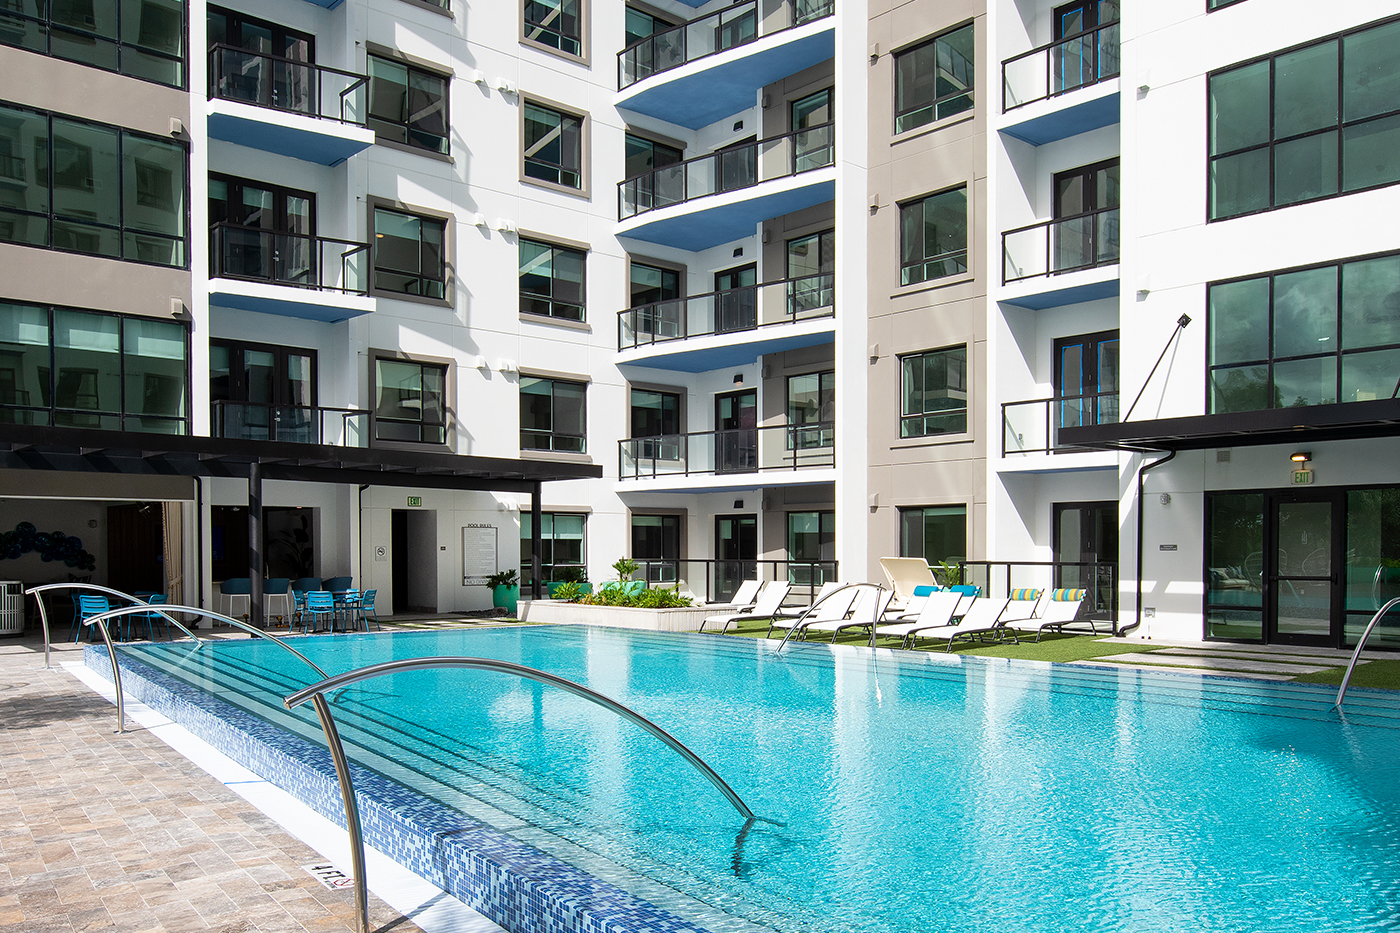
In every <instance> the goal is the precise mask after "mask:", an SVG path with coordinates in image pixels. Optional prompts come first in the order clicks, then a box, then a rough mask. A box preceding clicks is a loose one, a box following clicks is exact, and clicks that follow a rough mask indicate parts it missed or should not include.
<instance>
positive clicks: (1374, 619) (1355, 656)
mask: <svg viewBox="0 0 1400 933" xmlns="http://www.w3.org/2000/svg"><path fill="white" fill-rule="evenodd" d="M1397 605H1400V596H1397V597H1395V598H1394V599H1392V600H1390V601H1389V602H1387V603H1386V604H1385V605H1384V606H1382V607H1381V608H1380V609H1377V610H1376V614H1375V615H1373V616H1371V621H1370V622H1368V623H1367V624H1366V630H1365V631H1364V632H1362V633H1361V637H1360V638H1358V639H1357V640H1356V650H1355V651H1353V652H1352V653H1351V661H1350V662H1349V663H1348V664H1347V672H1346V673H1345V674H1343V675H1342V685H1341V686H1340V687H1338V688H1337V702H1335V703H1333V704H1332V705H1333V706H1334V707H1336V708H1337V709H1341V708H1342V701H1343V700H1345V699H1346V698H1347V687H1348V686H1350V684H1351V672H1352V671H1354V670H1355V669H1356V662H1357V661H1358V660H1359V659H1360V658H1361V649H1362V648H1363V647H1365V645H1366V639H1367V638H1369V637H1371V629H1373V628H1375V627H1376V623H1378V622H1380V620H1381V617H1382V616H1384V615H1385V614H1386V613H1387V612H1389V611H1390V609H1391V607H1392V606H1397Z"/></svg>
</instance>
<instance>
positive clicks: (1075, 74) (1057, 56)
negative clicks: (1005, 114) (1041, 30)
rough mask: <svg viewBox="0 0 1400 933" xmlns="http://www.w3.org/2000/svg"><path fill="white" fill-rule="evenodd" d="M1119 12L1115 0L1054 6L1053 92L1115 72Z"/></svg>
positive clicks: (1087, 0) (1083, 0) (1076, 0)
mask: <svg viewBox="0 0 1400 933" xmlns="http://www.w3.org/2000/svg"><path fill="white" fill-rule="evenodd" d="M1120 15H1121V11H1120V10H1119V0H1074V2H1073V3H1067V4H1065V5H1064V6H1062V7H1058V8H1056V10H1055V42H1056V45H1055V47H1054V49H1053V51H1052V52H1051V68H1052V69H1053V70H1054V76H1053V78H1052V84H1051V88H1052V92H1053V93H1054V94H1063V93H1065V92H1066V91H1073V90H1076V89H1078V88H1081V87H1088V86H1089V85H1091V84H1097V83H1098V82H1100V81H1102V80H1103V79H1105V78H1110V77H1113V76H1114V75H1116V74H1118V72H1119V70H1120V61H1119V29H1118V25H1117V24H1118V21H1119V19H1120ZM1101 27H1106V28H1101ZM1062 40H1063V41H1062Z"/></svg>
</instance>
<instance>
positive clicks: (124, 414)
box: [0, 298, 193, 436]
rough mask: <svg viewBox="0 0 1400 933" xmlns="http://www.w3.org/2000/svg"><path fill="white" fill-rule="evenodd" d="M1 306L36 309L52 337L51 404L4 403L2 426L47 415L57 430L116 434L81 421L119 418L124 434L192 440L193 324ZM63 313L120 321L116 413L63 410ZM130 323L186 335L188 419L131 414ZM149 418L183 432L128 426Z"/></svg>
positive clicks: (43, 306)
mask: <svg viewBox="0 0 1400 933" xmlns="http://www.w3.org/2000/svg"><path fill="white" fill-rule="evenodd" d="M0 302H3V303H4V304H6V305H11V306H13V305H19V306H24V307H28V308H33V309H36V310H39V311H42V312H44V317H45V320H46V322H47V327H48V335H49V341H48V363H47V367H48V368H47V374H48V386H47V403H46V404H42V405H22V404H20V403H18V402H11V403H7V402H0V424H34V423H35V422H34V419H33V418H32V417H29V418H24V419H19V420H16V419H14V418H13V417H11V415H13V414H15V413H20V412H43V413H44V416H45V417H44V419H43V422H42V423H43V424H47V425H57V426H59V427H79V428H83V427H88V428H94V429H97V430H112V429H111V428H109V427H105V426H104V425H102V424H100V423H99V424H97V425H90V424H87V425H85V424H82V423H80V421H79V419H82V418H92V417H96V418H98V419H99V421H100V420H101V419H102V418H110V417H115V418H117V419H118V423H119V425H120V427H119V428H117V430H121V431H128V432H131V433H139V434H171V435H173V436H188V435H190V434H191V433H192V430H193V426H192V422H193V418H192V416H191V413H190V406H191V404H192V399H193V395H192V380H193V365H192V362H191V349H192V346H191V334H190V331H191V327H190V325H189V324H187V323H184V322H182V321H175V320H164V319H160V318H151V317H146V316H143V315H139V314H119V313H117V312H114V311H98V310H95V309H92V308H77V307H73V306H71V305H55V304H47V303H39V302H32V301H18V300H12V299H8V298H0ZM61 313H75V314H84V315H89V316H92V317H102V318H113V319H115V320H116V321H117V361H118V374H117V383H118V386H119V388H118V397H119V402H118V407H117V409H115V410H105V409H99V408H78V407H76V406H70V407H61V406H59V405H58V400H59V391H58V389H59V379H60V377H61V375H62V373H61V371H60V369H59V367H58V365H57V353H58V352H59V348H58V347H57V345H56V340H55V336H56V327H57V320H58V315H59V314H61ZM129 321H130V322H144V323H157V324H161V325H167V326H172V327H179V328H180V331H181V334H182V335H183V338H184V339H183V349H184V361H183V362H184V365H183V367H182V369H181V377H182V378H183V380H184V385H183V391H182V392H181V396H180V403H179V407H180V408H181V410H183V411H184V413H185V414H184V415H180V416H176V415H152V414H146V413H144V412H140V411H135V410H129V406H128V404H127V394H128V392H127V379H128V375H129V374H128V372H127V357H128V355H129V354H128V353H127V350H126V344H127V336H126V325H127V322H129ZM130 355H134V354H130ZM39 389H40V392H41V393H43V392H44V391H45V387H44V386H40V387H39ZM60 416H67V417H66V418H63V417H60ZM148 418H149V419H153V420H155V421H159V422H164V423H169V424H175V425H177V426H178V428H179V430H176V431H173V432H171V431H143V430H141V428H140V426H137V427H133V426H131V425H130V424H128V422H129V421H135V422H139V421H140V420H141V419H148Z"/></svg>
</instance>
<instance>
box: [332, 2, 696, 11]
mask: <svg viewBox="0 0 1400 933" xmlns="http://www.w3.org/2000/svg"><path fill="white" fill-rule="evenodd" d="M306 2H307V3H309V4H311V5H312V6H319V7H325V8H326V9H327V10H334V9H335V8H336V7H338V6H340V5H341V4H342V3H344V2H345V0H306ZM681 2H682V3H684V2H685V0H681Z"/></svg>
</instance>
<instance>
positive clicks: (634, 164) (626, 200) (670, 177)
mask: <svg viewBox="0 0 1400 933" xmlns="http://www.w3.org/2000/svg"><path fill="white" fill-rule="evenodd" d="M684 157H685V153H683V152H682V151H681V150H680V149H677V148H676V147H675V146H668V145H666V144H665V143H659V142H656V141H654V140H651V139H647V138H646V137H645V136H637V135H635V134H633V133H628V134H627V142H626V155H625V161H624V163H623V179H624V181H623V185H622V202H623V203H622V216H623V217H631V216H632V215H633V214H639V213H641V212H642V211H649V210H651V209H652V208H657V207H665V206H667V205H668V204H679V203H680V202H682V201H684V200H685V167H684V166H681V165H678V164H677V163H679V162H680V161H681V160H682V159H683V158H684ZM668 165H675V166H676V167H675V168H674V169H671V170H670V171H665V172H659V171H657V169H660V168H665V167H666V166H668Z"/></svg>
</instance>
